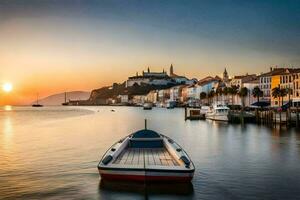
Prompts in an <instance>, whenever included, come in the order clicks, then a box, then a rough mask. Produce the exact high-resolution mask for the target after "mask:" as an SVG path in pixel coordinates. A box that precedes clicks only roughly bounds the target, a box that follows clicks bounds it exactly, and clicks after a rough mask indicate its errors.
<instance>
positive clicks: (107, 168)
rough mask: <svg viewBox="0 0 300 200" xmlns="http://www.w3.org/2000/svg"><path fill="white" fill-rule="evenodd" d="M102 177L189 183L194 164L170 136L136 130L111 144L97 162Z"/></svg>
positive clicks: (106, 178)
mask: <svg viewBox="0 0 300 200" xmlns="http://www.w3.org/2000/svg"><path fill="white" fill-rule="evenodd" d="M98 170H99V174H100V176H101V179H102V180H123V181H142V182H148V181H149V182H152V181H159V182H169V181H172V182H189V181H191V180H192V178H193V176H194V171H195V167H194V164H193V162H192V161H191V159H190V158H189V156H188V155H187V153H186V152H185V151H184V150H183V149H182V148H181V147H180V146H179V145H178V144H177V143H176V142H175V141H173V140H172V139H170V138H169V137H167V136H165V135H162V134H159V133H157V132H155V131H153V130H148V129H147V122H146V121H145V129H143V130H139V131H137V132H135V133H132V134H130V135H128V136H127V137H125V138H123V139H121V140H120V141H118V142H117V143H115V144H114V145H113V146H112V147H110V148H109V149H108V150H107V152H106V153H105V154H104V155H103V157H102V159H101V160H100V162H99V164H98Z"/></svg>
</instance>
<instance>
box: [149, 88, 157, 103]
mask: <svg viewBox="0 0 300 200" xmlns="http://www.w3.org/2000/svg"><path fill="white" fill-rule="evenodd" d="M157 99H158V91H157V90H151V91H150V92H149V93H148V94H147V96H146V101H147V102H151V103H154V104H156V102H157Z"/></svg>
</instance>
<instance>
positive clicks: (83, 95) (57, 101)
mask: <svg viewBox="0 0 300 200" xmlns="http://www.w3.org/2000/svg"><path fill="white" fill-rule="evenodd" d="M89 97H90V92H85V91H72V92H67V101H68V100H69V99H70V100H86V99H89ZM63 102H65V93H64V92H63V93H59V94H53V95H50V96H48V97H45V98H42V99H40V100H39V103H40V104H42V105H48V106H50V105H61V104H62V103H63ZM34 103H35V102H34Z"/></svg>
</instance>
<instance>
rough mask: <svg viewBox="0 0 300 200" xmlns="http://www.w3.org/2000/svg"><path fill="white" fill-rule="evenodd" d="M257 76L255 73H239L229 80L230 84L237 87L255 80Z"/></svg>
mask: <svg viewBox="0 0 300 200" xmlns="http://www.w3.org/2000/svg"><path fill="white" fill-rule="evenodd" d="M256 79H257V76H256V74H246V75H240V76H234V77H233V78H232V79H231V81H230V85H231V86H232V85H235V86H238V87H239V88H242V87H245V86H244V83H245V82H249V81H252V80H256Z"/></svg>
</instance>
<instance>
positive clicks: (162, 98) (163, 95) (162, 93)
mask: <svg viewBox="0 0 300 200" xmlns="http://www.w3.org/2000/svg"><path fill="white" fill-rule="evenodd" d="M169 99H170V89H162V90H159V91H158V97H157V101H158V102H160V103H162V104H165V103H166V102H167V100H169Z"/></svg>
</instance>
